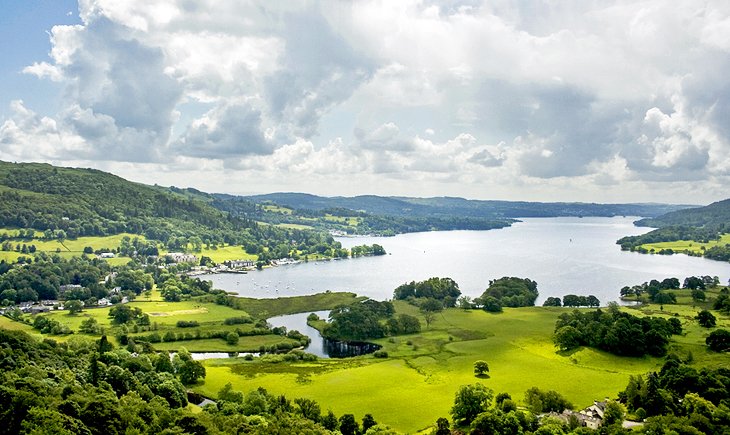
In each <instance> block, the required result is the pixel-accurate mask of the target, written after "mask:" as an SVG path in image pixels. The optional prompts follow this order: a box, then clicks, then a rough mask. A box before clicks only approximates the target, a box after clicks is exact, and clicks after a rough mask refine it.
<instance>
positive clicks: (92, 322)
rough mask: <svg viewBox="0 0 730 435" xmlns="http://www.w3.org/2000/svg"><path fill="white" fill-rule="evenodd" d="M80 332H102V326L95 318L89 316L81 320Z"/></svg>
mask: <svg viewBox="0 0 730 435" xmlns="http://www.w3.org/2000/svg"><path fill="white" fill-rule="evenodd" d="M79 332H81V333H84V334H98V333H100V332H101V327H100V326H99V322H97V321H96V319H95V318H93V317H89V318H88V319H85V320H83V321H82V322H81V325H80V326H79Z"/></svg>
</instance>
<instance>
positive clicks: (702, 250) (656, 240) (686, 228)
mask: <svg viewBox="0 0 730 435" xmlns="http://www.w3.org/2000/svg"><path fill="white" fill-rule="evenodd" d="M635 224H636V225H638V226H644V227H655V228H657V229H655V230H653V231H650V232H648V233H646V234H643V235H640V236H630V237H624V238H622V239H620V240H618V242H617V243H618V244H620V245H621V248H622V249H625V250H633V251H639V252H657V253H661V254H672V253H675V252H683V253H687V254H691V255H701V256H704V257H707V258H710V259H714V260H722V261H728V260H730V247H729V246H728V245H727V243H726V241H725V240H726V239H727V236H723V235H724V234H728V233H730V199H726V200H723V201H718V202H714V203H712V204H710V205H707V206H705V207H698V208H690V209H685V210H678V211H674V212H670V213H666V214H664V215H661V216H658V217H655V218H646V219H641V220H638V221H636V222H635ZM677 242H680V243H677Z"/></svg>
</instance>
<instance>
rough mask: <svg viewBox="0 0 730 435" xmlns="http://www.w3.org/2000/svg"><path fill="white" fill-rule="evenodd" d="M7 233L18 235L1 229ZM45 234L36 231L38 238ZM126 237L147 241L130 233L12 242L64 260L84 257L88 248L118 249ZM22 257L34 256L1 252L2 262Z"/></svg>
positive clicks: (124, 260) (119, 261) (120, 262)
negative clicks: (85, 249)
mask: <svg viewBox="0 0 730 435" xmlns="http://www.w3.org/2000/svg"><path fill="white" fill-rule="evenodd" d="M2 232H6V233H8V234H11V235H16V234H17V230H14V229H8V228H0V233H2ZM42 236H43V233H42V232H38V231H36V237H42ZM124 237H129V238H132V239H133V238H135V237H137V238H139V239H141V240H145V237H144V236H141V235H137V234H130V233H121V234H115V235H113V236H103V237H79V238H77V239H73V240H72V239H66V240H64V241H63V242H61V241H59V240H42V239H40V238H35V239H22V240H20V239H18V240H12V241H11V242H12V243H13V245H16V244H21V245H23V244H25V245H35V247H36V252H47V253H57V254H59V255H60V256H61V257H64V258H70V257H74V256H76V257H78V256H81V255H84V252H83V251H84V248H85V247H87V246H90V247H91V248H92V249H94V250H99V249H105V248H106V249H116V248H118V247H119V245H121V243H122V239H123V238H124ZM21 255H25V256H30V257H32V256H33V254H21V253H19V252H14V251H0V260H5V261H16V260H17V258H18V257H19V256H21ZM129 260H130V259H129V258H126V257H115V258H107V259H106V261H108V262H109V263H110V264H111V265H112V266H119V265H123V264H126V263H127V262H129Z"/></svg>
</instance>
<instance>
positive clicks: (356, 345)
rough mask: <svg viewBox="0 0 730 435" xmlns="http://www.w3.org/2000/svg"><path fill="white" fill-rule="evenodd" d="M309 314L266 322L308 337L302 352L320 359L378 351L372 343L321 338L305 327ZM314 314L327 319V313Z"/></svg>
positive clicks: (277, 318) (291, 315)
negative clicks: (308, 339) (307, 343)
mask: <svg viewBox="0 0 730 435" xmlns="http://www.w3.org/2000/svg"><path fill="white" fill-rule="evenodd" d="M310 314H311V313H298V314H289V315H286V316H276V317H272V318H270V319H268V320H267V322H269V323H270V324H271V325H272V326H285V327H286V329H287V330H288V331H291V330H297V331H299V332H301V333H302V334H304V335H306V336H308V337H309V338H310V339H311V340H312V341H311V342H310V343H309V345H308V346H307V347H306V348H305V349H304V350H305V351H307V352H308V353H311V354H314V355H317V356H318V357H320V358H346V357H351V356H358V355H365V354H368V353H372V352H375V351H376V350H378V349H380V346H379V345H377V344H373V343H361V342H343V341H333V340H327V339H325V338H323V337H322V335H321V334H320V333H319V331H318V330H316V329H314V328H312V327H311V326H309V325H307V317H308V316H309V315H310ZM314 314H316V315H317V316H318V317H319V318H320V319H327V318H328V317H329V311H315V312H314Z"/></svg>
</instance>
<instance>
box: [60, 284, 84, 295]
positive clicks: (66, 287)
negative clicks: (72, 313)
mask: <svg viewBox="0 0 730 435" xmlns="http://www.w3.org/2000/svg"><path fill="white" fill-rule="evenodd" d="M74 289H81V285H79V284H64V285H62V286H59V287H58V295H59V296H60V297H63V295H64V294H66V292H67V291H69V290H74Z"/></svg>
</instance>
